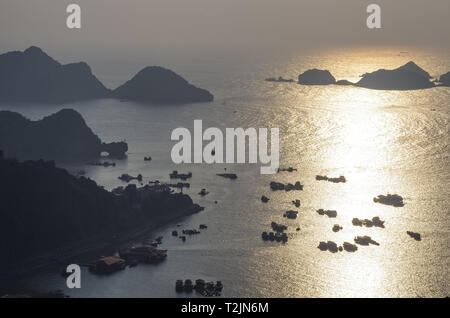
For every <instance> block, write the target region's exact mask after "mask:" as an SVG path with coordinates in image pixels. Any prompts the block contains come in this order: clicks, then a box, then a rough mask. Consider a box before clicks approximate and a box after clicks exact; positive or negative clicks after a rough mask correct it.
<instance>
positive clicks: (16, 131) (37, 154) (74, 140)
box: [0, 109, 128, 160]
mask: <svg viewBox="0 0 450 318" xmlns="http://www.w3.org/2000/svg"><path fill="white" fill-rule="evenodd" d="M0 149H2V150H3V151H4V152H5V155H7V156H8V157H14V158H18V159H74V160H80V159H89V158H96V157H99V156H100V154H101V152H103V151H105V152H108V153H109V154H110V155H112V156H115V157H120V156H124V155H125V152H126V151H127V150H128V146H127V144H126V143H125V142H118V143H110V144H106V143H102V142H101V140H100V138H99V137H98V136H97V135H95V134H94V133H93V132H92V130H91V129H90V128H89V127H88V126H87V125H86V122H85V121H84V119H83V117H82V116H81V115H80V114H79V113H78V112H76V111H75V110H73V109H62V110H60V111H58V112H57V113H55V114H52V115H49V116H47V117H44V118H43V119H42V120H37V121H31V120H29V119H27V118H25V117H24V116H22V115H21V114H19V113H16V112H11V111H0Z"/></svg>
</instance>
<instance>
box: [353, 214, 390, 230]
mask: <svg viewBox="0 0 450 318" xmlns="http://www.w3.org/2000/svg"><path fill="white" fill-rule="evenodd" d="M352 224H353V225H354V226H365V227H372V226H375V227H381V228H384V221H382V220H381V219H380V217H378V216H375V217H373V218H372V220H369V219H364V220H361V219H358V218H353V220H352Z"/></svg>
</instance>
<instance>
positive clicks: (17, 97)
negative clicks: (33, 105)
mask: <svg viewBox="0 0 450 318" xmlns="http://www.w3.org/2000/svg"><path fill="white" fill-rule="evenodd" d="M98 98H120V99H129V100H137V101H141V102H147V103H164V104H170V103H191V102H209V101H212V100H213V99H214V96H213V95H212V94H211V93H210V92H208V91H207V90H204V89H201V88H197V87H195V86H193V85H192V84H190V83H189V82H187V81H186V80H185V79H183V78H182V77H181V76H179V75H177V74H176V73H174V72H173V71H170V70H168V69H165V68H162V67H156V66H154V67H146V68H144V69H143V70H141V71H140V72H139V73H138V74H136V76H134V77H133V78H132V79H131V80H129V81H128V82H126V83H125V84H123V85H122V86H120V87H119V88H117V89H115V90H110V89H108V88H106V87H105V86H104V85H103V84H102V83H101V82H100V81H99V80H98V79H97V78H96V77H95V75H93V74H92V71H91V68H90V67H89V65H88V64H86V63H84V62H79V63H71V64H66V65H62V64H61V63H59V62H57V61H56V60H54V59H53V58H51V57H50V56H49V55H47V54H46V53H45V52H44V51H43V50H42V49H40V48H38V47H36V46H31V47H30V48H28V49H26V50H25V51H23V52H21V51H13V52H8V53H4V54H1V55H0V101H8V102H11V101H12V102H71V101H79V100H90V99H98Z"/></svg>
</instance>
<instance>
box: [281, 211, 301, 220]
mask: <svg viewBox="0 0 450 318" xmlns="http://www.w3.org/2000/svg"><path fill="white" fill-rule="evenodd" d="M297 214H298V212H297V211H294V210H289V211H286V212H284V214H283V217H285V218H288V219H292V220H294V219H296V218H297Z"/></svg>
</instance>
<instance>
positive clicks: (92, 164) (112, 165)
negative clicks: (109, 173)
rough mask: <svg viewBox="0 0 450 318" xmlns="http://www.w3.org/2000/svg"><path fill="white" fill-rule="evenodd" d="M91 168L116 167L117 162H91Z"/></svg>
mask: <svg viewBox="0 0 450 318" xmlns="http://www.w3.org/2000/svg"><path fill="white" fill-rule="evenodd" d="M89 165H90V166H99V167H115V166H116V163H115V162H109V161H103V162H91V163H89Z"/></svg>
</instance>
